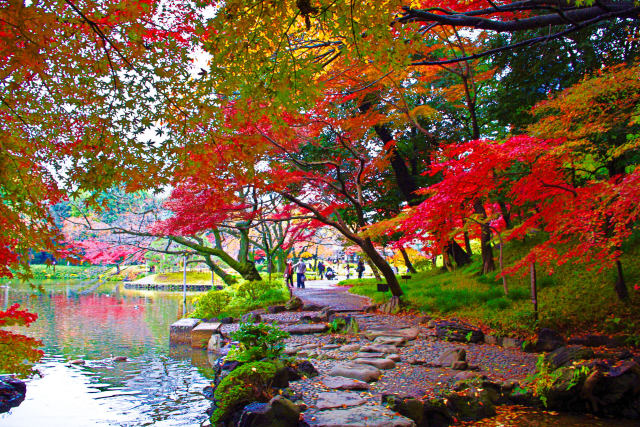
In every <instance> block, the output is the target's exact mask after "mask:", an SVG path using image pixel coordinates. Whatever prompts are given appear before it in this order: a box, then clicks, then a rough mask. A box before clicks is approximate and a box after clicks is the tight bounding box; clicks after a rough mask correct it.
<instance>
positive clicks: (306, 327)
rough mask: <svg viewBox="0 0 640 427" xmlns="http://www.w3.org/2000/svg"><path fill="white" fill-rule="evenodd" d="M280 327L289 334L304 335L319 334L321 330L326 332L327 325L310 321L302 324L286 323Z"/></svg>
mask: <svg viewBox="0 0 640 427" xmlns="http://www.w3.org/2000/svg"><path fill="white" fill-rule="evenodd" d="M282 329H283V330H284V331H286V332H289V333H290V334H291V335H305V334H321V333H322V332H326V331H327V329H329V327H328V326H327V325H325V324H324V323H310V324H302V325H287V326H284V327H283V328H282Z"/></svg>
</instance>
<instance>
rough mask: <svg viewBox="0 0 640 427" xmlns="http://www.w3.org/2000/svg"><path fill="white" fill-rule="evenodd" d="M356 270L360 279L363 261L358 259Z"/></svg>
mask: <svg viewBox="0 0 640 427" xmlns="http://www.w3.org/2000/svg"><path fill="white" fill-rule="evenodd" d="M356 271H357V272H358V279H362V274H363V273H364V261H363V260H360V261H358V266H357V267H356Z"/></svg>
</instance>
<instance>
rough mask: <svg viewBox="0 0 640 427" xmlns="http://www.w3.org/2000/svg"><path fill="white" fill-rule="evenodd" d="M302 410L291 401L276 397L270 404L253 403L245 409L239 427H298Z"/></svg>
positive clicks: (238, 423) (237, 424)
mask: <svg viewBox="0 0 640 427" xmlns="http://www.w3.org/2000/svg"><path fill="white" fill-rule="evenodd" d="M299 419H300V408H299V407H298V405H296V404H294V403H293V402H291V401H290V400H288V399H286V398H284V397H282V396H276V397H274V398H273V399H271V401H269V403H251V404H249V405H247V406H245V407H244V409H243V411H242V414H241V415H240V418H239V420H238V422H237V423H236V424H235V425H236V426H237V427H296V426H298V422H299Z"/></svg>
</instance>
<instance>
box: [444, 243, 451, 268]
mask: <svg viewBox="0 0 640 427" xmlns="http://www.w3.org/2000/svg"><path fill="white" fill-rule="evenodd" d="M449 246H450V244H447V245H446V246H445V247H444V248H442V268H444V269H446V270H447V271H453V263H452V262H451V257H449V252H450V249H449Z"/></svg>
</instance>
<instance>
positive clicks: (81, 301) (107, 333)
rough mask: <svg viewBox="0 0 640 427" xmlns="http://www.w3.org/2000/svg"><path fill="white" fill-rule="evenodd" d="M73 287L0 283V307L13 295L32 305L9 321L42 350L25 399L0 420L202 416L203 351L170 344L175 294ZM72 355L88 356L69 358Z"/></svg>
mask: <svg viewBox="0 0 640 427" xmlns="http://www.w3.org/2000/svg"><path fill="white" fill-rule="evenodd" d="M52 288H54V289H55V290H49V289H52ZM72 288H73V286H66V287H65V286H64V285H62V286H60V285H58V286H53V287H51V286H46V289H47V292H46V293H44V294H37V295H32V293H31V292H30V291H29V290H28V289H13V288H11V289H8V290H7V289H6V288H0V309H3V310H4V309H6V307H7V306H9V305H11V304H14V303H20V304H21V305H22V306H23V307H26V308H28V309H29V310H30V311H33V312H36V313H38V320H37V322H35V323H34V324H33V325H31V326H30V327H29V328H14V329H20V331H21V332H24V333H26V334H27V335H29V336H33V337H36V338H39V339H41V340H42V342H43V343H44V348H43V350H44V352H45V356H44V357H43V358H42V360H41V362H40V363H39V364H38V365H37V366H36V368H37V370H38V371H39V372H40V374H41V376H36V377H34V378H32V379H30V380H28V381H27V383H28V385H27V397H26V399H25V401H24V402H23V403H22V404H21V405H20V406H19V407H17V408H14V409H12V410H11V411H10V412H9V413H5V414H0V425H2V426H16V427H19V426H83V427H85V426H146V425H154V426H197V425H200V423H201V422H203V421H205V420H206V419H207V416H206V414H205V411H206V409H207V408H208V406H209V404H208V402H207V401H206V400H205V399H204V398H203V396H202V394H201V391H202V389H203V388H204V387H205V386H206V385H208V384H209V383H210V381H209V380H208V379H207V377H206V375H207V373H208V372H207V367H209V366H210V365H209V360H208V358H207V354H206V352H200V351H196V352H192V351H191V349H184V348H182V349H180V348H170V347H169V325H170V324H171V323H173V322H174V321H175V320H176V319H178V318H180V317H181V315H182V298H181V295H179V294H171V293H161V292H146V291H145V292H141V291H128V290H126V291H122V292H119V289H120V287H117V288H116V289H117V291H114V292H112V293H109V294H92V295H78V294H75V293H73V292H72V291H71V289H72ZM113 356H126V357H127V358H128V360H127V361H126V362H112V361H110V358H111V357H113ZM72 359H85V360H87V363H86V365H84V366H75V365H68V363H67V362H68V361H69V360H72Z"/></svg>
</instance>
